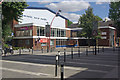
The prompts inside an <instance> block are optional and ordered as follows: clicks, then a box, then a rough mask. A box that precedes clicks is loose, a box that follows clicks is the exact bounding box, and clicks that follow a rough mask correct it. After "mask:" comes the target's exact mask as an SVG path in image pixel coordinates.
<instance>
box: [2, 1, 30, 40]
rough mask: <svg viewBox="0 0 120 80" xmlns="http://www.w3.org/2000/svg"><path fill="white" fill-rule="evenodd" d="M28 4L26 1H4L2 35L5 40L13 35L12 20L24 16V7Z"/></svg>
mask: <svg viewBox="0 0 120 80" xmlns="http://www.w3.org/2000/svg"><path fill="white" fill-rule="evenodd" d="M27 6H28V5H27V3H26V2H4V3H2V15H3V19H2V37H3V39H4V40H5V39H6V38H7V37H8V36H11V32H12V30H11V29H12V28H11V25H12V21H13V20H16V21H19V19H20V18H21V17H22V14H23V13H22V12H23V11H24V8H26V7H27Z"/></svg>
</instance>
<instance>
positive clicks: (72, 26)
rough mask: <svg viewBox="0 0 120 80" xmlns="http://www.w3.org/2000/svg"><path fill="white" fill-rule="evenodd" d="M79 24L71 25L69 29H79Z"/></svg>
mask: <svg viewBox="0 0 120 80" xmlns="http://www.w3.org/2000/svg"><path fill="white" fill-rule="evenodd" d="M78 26H79V24H78V23H75V24H71V25H69V26H68V28H78Z"/></svg>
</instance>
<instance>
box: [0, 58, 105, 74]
mask: <svg viewBox="0 0 120 80" xmlns="http://www.w3.org/2000/svg"><path fill="white" fill-rule="evenodd" d="M0 61H2V62H8V63H16V64H27V65H34V66H40V67H55V65H48V64H35V63H27V62H16V61H6V60H0ZM64 68H65V69H71V70H77V71H90V72H100V73H107V71H102V70H91V69H88V68H83V67H68V66H65V67H64Z"/></svg>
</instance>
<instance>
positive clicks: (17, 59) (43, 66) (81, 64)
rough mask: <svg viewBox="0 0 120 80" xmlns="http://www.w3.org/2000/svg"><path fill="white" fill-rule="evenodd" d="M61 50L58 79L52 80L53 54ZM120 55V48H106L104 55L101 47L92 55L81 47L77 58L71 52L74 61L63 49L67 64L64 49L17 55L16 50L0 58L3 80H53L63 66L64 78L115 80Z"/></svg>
mask: <svg viewBox="0 0 120 80" xmlns="http://www.w3.org/2000/svg"><path fill="white" fill-rule="evenodd" d="M58 50H60V62H59V65H58V66H57V68H58V70H57V77H55V63H56V61H55V59H56V54H58ZM119 53H120V48H116V49H115V51H113V48H109V47H106V48H104V52H102V48H100V49H99V53H98V52H97V55H94V53H93V48H89V49H88V55H86V48H85V47H84V48H80V56H79V54H78V48H74V49H73V59H72V56H71V49H70V48H66V61H65V62H64V48H59V49H56V50H54V51H53V52H50V53H47V52H45V51H44V52H43V53H42V52H41V51H34V52H33V54H32V51H30V52H29V50H24V51H22V54H21V55H19V52H17V51H15V54H14V55H10V54H8V55H7V56H4V55H3V56H2V60H0V61H1V62H2V67H0V69H1V70H2V78H40V79H47V80H50V79H52V80H55V79H59V78H60V77H61V67H60V64H64V78H65V79H68V80H69V79H73V80H77V79H78V80H80V79H82V80H84V79H85V80H86V79H94V78H97V79H98V78H99V79H109V80H110V78H112V79H118V78H119V73H118V72H119V63H120V62H119Z"/></svg>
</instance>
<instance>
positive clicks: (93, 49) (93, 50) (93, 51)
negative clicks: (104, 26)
mask: <svg viewBox="0 0 120 80" xmlns="http://www.w3.org/2000/svg"><path fill="white" fill-rule="evenodd" d="M94 53H95V51H94V47H93V55H94Z"/></svg>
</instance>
